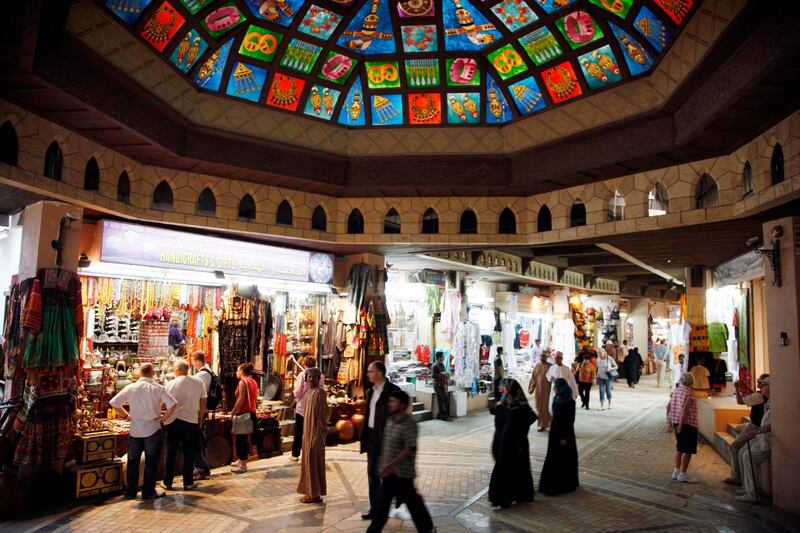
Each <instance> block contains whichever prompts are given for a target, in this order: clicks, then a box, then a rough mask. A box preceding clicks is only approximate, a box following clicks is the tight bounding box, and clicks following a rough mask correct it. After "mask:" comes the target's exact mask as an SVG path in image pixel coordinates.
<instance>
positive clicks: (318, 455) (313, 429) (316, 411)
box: [297, 367, 328, 503]
mask: <svg viewBox="0 0 800 533" xmlns="http://www.w3.org/2000/svg"><path fill="white" fill-rule="evenodd" d="M303 379H304V380H305V382H306V394H305V400H306V404H305V411H304V413H305V423H306V428H305V433H304V434H303V458H302V461H301V468H302V469H301V471H300V482H299V483H298V484H297V492H298V493H299V494H303V497H302V498H301V500H300V502H301V503H322V497H323V496H325V495H326V494H327V483H326V478H325V437H326V436H327V435H328V401H327V397H326V396H325V389H323V388H322V383H321V381H322V373H321V372H320V371H319V369H318V368H314V367H309V368H306V369H305V371H304V372H303Z"/></svg>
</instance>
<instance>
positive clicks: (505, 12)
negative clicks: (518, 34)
mask: <svg viewBox="0 0 800 533" xmlns="http://www.w3.org/2000/svg"><path fill="white" fill-rule="evenodd" d="M492 12H493V13H494V14H495V15H496V16H497V18H498V19H500V22H502V23H503V24H505V25H506V28H508V29H509V30H511V31H517V30H518V29H520V28H524V27H525V26H528V25H529V24H533V23H534V22H536V21H537V20H539V17H538V16H536V13H534V12H533V10H532V9H531V8H530V6H528V4H527V3H526V2H525V0H502V1H501V2H500V3H499V4H497V5H496V6H494V7H492Z"/></svg>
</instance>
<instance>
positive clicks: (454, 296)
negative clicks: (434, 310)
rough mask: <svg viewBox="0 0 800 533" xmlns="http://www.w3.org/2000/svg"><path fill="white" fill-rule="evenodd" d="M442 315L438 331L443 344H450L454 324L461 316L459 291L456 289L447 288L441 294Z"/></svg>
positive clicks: (454, 328)
mask: <svg viewBox="0 0 800 533" xmlns="http://www.w3.org/2000/svg"><path fill="white" fill-rule="evenodd" d="M441 308H442V315H441V319H440V331H441V334H442V336H443V338H444V340H445V344H450V343H451V342H452V340H453V336H454V335H455V333H456V325H457V324H458V320H459V317H460V316H461V293H460V292H459V291H458V289H447V290H446V291H445V292H444V294H443V295H442V305H441Z"/></svg>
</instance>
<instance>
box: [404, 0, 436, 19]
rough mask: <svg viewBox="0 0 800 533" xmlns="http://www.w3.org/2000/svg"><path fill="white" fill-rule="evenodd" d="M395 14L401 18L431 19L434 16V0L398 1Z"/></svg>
mask: <svg viewBox="0 0 800 533" xmlns="http://www.w3.org/2000/svg"><path fill="white" fill-rule="evenodd" d="M397 14H398V15H400V16H401V17H432V16H434V15H435V14H436V2H434V0H400V1H399V2H397Z"/></svg>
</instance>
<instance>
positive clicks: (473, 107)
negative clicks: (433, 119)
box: [447, 93, 481, 124]
mask: <svg viewBox="0 0 800 533" xmlns="http://www.w3.org/2000/svg"><path fill="white" fill-rule="evenodd" d="M480 109H481V95H480V93H448V94H447V123H448V124H478V123H479V122H480V121H481V118H480V117H481V114H480Z"/></svg>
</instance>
